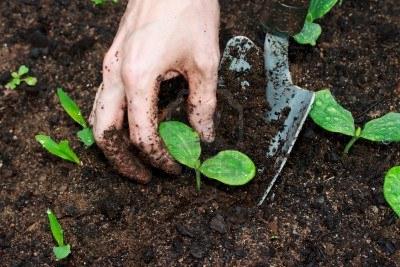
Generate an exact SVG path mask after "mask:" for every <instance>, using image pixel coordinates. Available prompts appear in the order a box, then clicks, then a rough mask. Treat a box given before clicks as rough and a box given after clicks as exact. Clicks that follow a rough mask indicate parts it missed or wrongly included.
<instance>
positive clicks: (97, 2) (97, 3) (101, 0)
mask: <svg viewBox="0 0 400 267" xmlns="http://www.w3.org/2000/svg"><path fill="white" fill-rule="evenodd" d="M91 1H92V3H93V4H94V5H95V6H102V5H104V4H105V3H106V2H107V0H91ZM111 1H112V2H113V3H114V4H116V3H118V0H111Z"/></svg>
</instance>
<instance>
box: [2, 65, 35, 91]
mask: <svg viewBox="0 0 400 267" xmlns="http://www.w3.org/2000/svg"><path fill="white" fill-rule="evenodd" d="M28 72H29V68H28V67H27V66H25V65H21V66H20V67H19V69H18V71H17V72H12V73H11V77H12V78H11V80H10V81H9V82H8V83H7V84H6V86H5V87H6V88H7V89H11V90H14V89H15V88H17V86H18V85H20V84H21V82H25V83H26V84H27V85H29V86H35V85H36V84H37V79H36V78H35V77H33V76H27V77H23V76H24V75H26V74H27V73H28Z"/></svg>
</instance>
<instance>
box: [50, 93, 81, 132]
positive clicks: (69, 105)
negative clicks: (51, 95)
mask: <svg viewBox="0 0 400 267" xmlns="http://www.w3.org/2000/svg"><path fill="white" fill-rule="evenodd" d="M57 95H58V98H59V99H60V102H61V106H62V107H63V108H64V110H65V111H66V112H67V113H68V115H69V116H70V117H71V118H72V119H73V120H74V121H76V122H77V123H79V124H80V125H81V126H82V127H83V128H87V123H86V120H85V118H84V117H83V116H82V113H81V110H80V109H79V107H78V105H77V104H76V103H75V101H74V100H72V99H71V98H70V97H69V96H68V94H67V93H65V92H64V90H63V89H62V88H58V89H57Z"/></svg>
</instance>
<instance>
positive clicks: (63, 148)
mask: <svg viewBox="0 0 400 267" xmlns="http://www.w3.org/2000/svg"><path fill="white" fill-rule="evenodd" d="M35 139H36V141H38V142H39V143H40V144H41V145H42V146H43V147H44V148H45V149H46V150H47V151H49V152H50V153H51V154H53V155H56V156H58V157H60V158H62V159H65V160H68V161H72V162H75V163H76V164H80V160H79V158H78V156H77V155H76V154H75V152H74V151H73V150H72V148H71V147H70V146H69V143H68V141H66V140H63V141H61V142H60V143H59V144H57V143H56V142H54V141H53V139H51V137H49V136H46V135H36V136H35Z"/></svg>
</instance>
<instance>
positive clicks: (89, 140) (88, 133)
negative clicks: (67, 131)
mask: <svg viewBox="0 0 400 267" xmlns="http://www.w3.org/2000/svg"><path fill="white" fill-rule="evenodd" d="M76 135H77V136H78V138H79V140H80V141H81V142H82V143H84V144H85V146H86V147H90V146H91V145H93V144H94V142H95V141H94V136H93V131H92V129H90V128H83V129H82V130H80V131H79V132H78V133H77V134H76Z"/></svg>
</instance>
